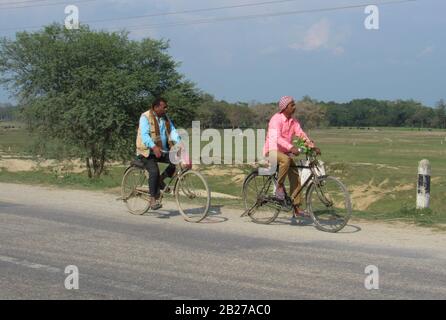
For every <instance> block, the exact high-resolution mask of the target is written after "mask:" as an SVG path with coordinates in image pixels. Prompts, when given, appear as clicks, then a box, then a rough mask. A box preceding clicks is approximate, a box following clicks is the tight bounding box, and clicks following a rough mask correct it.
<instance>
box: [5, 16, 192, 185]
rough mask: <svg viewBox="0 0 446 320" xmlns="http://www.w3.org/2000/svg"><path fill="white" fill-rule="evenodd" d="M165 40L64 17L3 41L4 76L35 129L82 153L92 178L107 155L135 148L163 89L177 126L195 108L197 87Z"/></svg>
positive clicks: (117, 155) (123, 153)
mask: <svg viewBox="0 0 446 320" xmlns="http://www.w3.org/2000/svg"><path fill="white" fill-rule="evenodd" d="M168 47H169V45H168V42H165V41H155V40H152V39H144V40H141V41H131V40H129V39H128V34H127V33H125V32H113V33H109V32H104V31H100V32H96V31H92V30H90V28H89V27H88V26H81V28H80V29H79V30H67V29H65V28H64V27H63V26H61V25H59V24H53V25H49V26H47V27H45V28H44V29H43V30H40V31H37V32H33V33H28V32H20V33H17V34H16V39H15V40H9V39H6V38H4V39H2V40H0V74H1V75H2V78H1V83H3V84H5V85H6V86H7V87H8V88H9V89H11V90H12V91H13V93H15V95H16V96H17V97H18V99H19V101H20V103H21V104H22V105H23V106H24V111H23V113H24V116H25V119H26V120H27V123H28V124H29V125H30V129H31V130H33V131H34V132H36V133H37V134H39V136H40V137H41V139H45V140H48V139H53V138H54V139H57V140H60V141H63V143H64V144H65V145H66V146H68V147H73V148H74V149H75V150H76V152H78V154H77V157H79V156H81V157H83V158H84V159H85V163H86V167H87V169H88V175H89V177H99V176H100V175H101V174H102V173H103V172H104V165H105V162H106V161H107V160H113V159H121V160H124V159H128V158H129V157H130V156H131V155H132V154H133V153H134V143H135V137H136V128H137V124H138V119H139V117H140V115H141V113H142V112H144V111H145V110H147V109H148V107H149V105H150V102H151V101H152V99H153V98H154V97H156V96H159V95H165V96H166V97H168V98H170V99H171V101H170V104H171V105H172V109H171V110H170V114H171V116H172V118H173V119H174V121H178V124H177V125H185V124H186V123H187V122H188V121H190V119H191V117H192V116H193V115H194V104H195V103H196V101H197V97H198V93H197V92H196V90H195V88H194V85H193V84H192V83H190V82H188V81H185V80H184V79H183V76H182V75H181V74H179V73H178V72H177V70H176V69H177V67H178V63H176V62H175V61H174V60H173V59H172V58H171V57H170V56H169V55H168V54H167V53H166V50H167V49H168Z"/></svg>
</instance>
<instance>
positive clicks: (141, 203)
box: [121, 167, 150, 215]
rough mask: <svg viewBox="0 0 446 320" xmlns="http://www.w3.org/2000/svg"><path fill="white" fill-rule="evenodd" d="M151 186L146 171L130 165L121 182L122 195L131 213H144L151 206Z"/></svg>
mask: <svg viewBox="0 0 446 320" xmlns="http://www.w3.org/2000/svg"><path fill="white" fill-rule="evenodd" d="M148 192H149V186H148V177H147V174H146V171H145V170H144V169H141V168H137V167H130V168H128V169H127V171H126V172H125V174H124V177H123V178H122V183H121V197H122V199H123V200H124V202H125V205H126V206H127V209H128V211H129V212H130V213H131V214H136V215H142V214H144V213H145V212H146V211H147V210H148V209H149V207H150V200H149V193H148Z"/></svg>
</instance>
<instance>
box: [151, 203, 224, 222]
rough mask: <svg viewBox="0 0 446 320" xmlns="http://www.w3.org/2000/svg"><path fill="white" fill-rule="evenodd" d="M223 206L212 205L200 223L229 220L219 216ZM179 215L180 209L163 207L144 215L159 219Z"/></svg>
mask: <svg viewBox="0 0 446 320" xmlns="http://www.w3.org/2000/svg"><path fill="white" fill-rule="evenodd" d="M222 207H223V206H222V205H216V206H211V207H210V209H209V213H208V216H207V217H206V218H205V219H203V220H202V221H200V223H222V222H226V221H228V218H225V217H221V216H219V215H221V208H222ZM179 215H181V213H180V212H179V211H178V210H173V211H167V210H162V209H161V210H156V211H148V212H146V213H145V214H144V216H150V217H155V218H158V219H170V218H172V217H176V216H179Z"/></svg>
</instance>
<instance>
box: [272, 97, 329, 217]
mask: <svg viewBox="0 0 446 320" xmlns="http://www.w3.org/2000/svg"><path fill="white" fill-rule="evenodd" d="M295 111H296V104H295V102H294V99H293V97H290V96H285V97H282V98H281V99H280V101H279V112H278V113H276V114H275V115H273V117H272V118H271V120H270V121H269V124H268V133H267V135H266V142H265V146H264V149H263V153H264V155H265V156H269V157H275V159H277V162H272V163H278V165H279V177H278V181H277V183H278V185H277V188H276V196H277V198H279V199H281V200H283V199H284V198H285V189H284V185H283V183H284V182H285V178H286V175H287V174H288V179H289V180H290V195H291V194H292V193H293V192H294V190H296V189H297V188H300V180H299V175H298V173H297V171H295V170H289V168H290V167H291V166H295V165H296V164H295V162H294V160H293V159H292V158H291V157H290V154H293V155H298V154H299V150H298V149H297V148H296V147H294V146H293V144H292V141H293V137H299V138H301V139H302V140H304V141H305V144H306V145H307V146H308V147H310V148H314V149H315V151H316V153H318V154H320V149H319V148H316V147H315V145H314V143H313V141H311V140H310V139H309V138H308V136H307V135H306V134H305V132H304V131H303V130H302V128H301V126H300V124H299V122H298V121H297V120H296V119H294V118H293V117H292V116H293V114H294V112H295ZM293 204H294V207H295V212H294V213H295V214H296V215H302V214H304V212H303V211H302V210H299V207H300V205H301V204H302V197H301V195H299V196H297V197H296V198H295V199H294V202H293Z"/></svg>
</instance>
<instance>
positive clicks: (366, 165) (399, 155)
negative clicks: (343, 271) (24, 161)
mask: <svg viewBox="0 0 446 320" xmlns="http://www.w3.org/2000/svg"><path fill="white" fill-rule="evenodd" d="M1 126H2V124H1V123H0V152H1V153H0V156H1V158H0V167H2V162H1V161H2V159H3V160H4V159H5V158H8V157H15V155H17V156H18V157H22V156H23V155H24V154H26V151H27V148H28V146H29V140H30V137H29V135H28V134H27V133H26V132H25V131H24V129H23V128H20V129H2V128H1ZM307 133H308V134H309V136H310V137H311V138H312V139H313V140H314V141H315V142H316V144H317V145H318V146H319V147H320V148H321V150H322V158H321V159H322V160H323V161H324V162H325V164H326V170H327V173H328V174H331V175H334V176H337V177H339V178H340V179H341V180H342V181H343V182H344V183H345V184H346V185H347V186H348V189H349V191H350V193H351V196H352V201H353V205H354V209H355V213H354V214H355V216H356V217H361V218H367V219H380V220H392V221H393V220H402V221H408V222H416V223H418V224H425V225H432V224H434V223H435V224H437V225H441V224H446V209H445V208H446V161H445V158H446V131H441V130H431V131H429V130H427V129H424V130H418V129H406V128H370V129H368V130H367V128H366V129H363V130H359V129H349V128H340V129H338V128H331V129H321V130H311V131H310V132H307ZM205 144H206V143H203V145H205ZM244 150H246V147H245V149H244ZM422 159H428V160H429V161H430V163H431V166H432V180H431V209H430V210H423V211H419V210H415V201H416V183H417V167H418V162H419V161H420V160H422ZM10 161H11V159H10ZM124 169H125V167H124V166H113V167H111V168H110V170H109V172H108V173H107V174H106V175H104V176H103V177H102V178H101V179H99V180H93V181H91V180H89V179H88V178H87V177H86V175H85V173H70V172H68V171H66V172H62V173H61V172H60V171H57V170H54V168H40V169H38V170H33V171H17V172H10V171H8V170H6V169H3V170H1V171H0V181H4V182H23V183H30V184H51V185H59V186H68V187H76V188H79V187H80V188H87V189H96V190H98V189H99V190H103V189H108V190H118V187H119V185H120V183H121V178H122V173H123V171H124ZM199 169H200V170H201V171H202V172H203V173H204V174H205V176H206V178H207V179H208V182H209V184H210V186H211V190H212V192H218V193H220V194H225V195H228V196H227V197H225V198H222V197H218V198H217V197H215V198H213V200H212V201H213V204H214V205H226V206H240V205H241V200H240V199H238V198H237V197H240V195H241V186H242V181H243V178H244V176H245V175H246V174H247V173H248V172H249V171H250V170H251V169H252V167H251V166H249V165H243V166H227V165H220V166H216V165H213V166H209V165H206V166H205V165H201V166H200V168H199ZM231 196H232V197H231Z"/></svg>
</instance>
